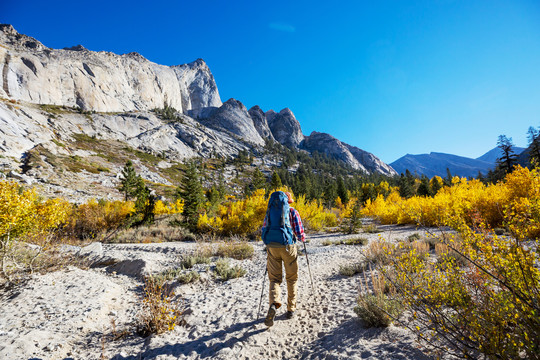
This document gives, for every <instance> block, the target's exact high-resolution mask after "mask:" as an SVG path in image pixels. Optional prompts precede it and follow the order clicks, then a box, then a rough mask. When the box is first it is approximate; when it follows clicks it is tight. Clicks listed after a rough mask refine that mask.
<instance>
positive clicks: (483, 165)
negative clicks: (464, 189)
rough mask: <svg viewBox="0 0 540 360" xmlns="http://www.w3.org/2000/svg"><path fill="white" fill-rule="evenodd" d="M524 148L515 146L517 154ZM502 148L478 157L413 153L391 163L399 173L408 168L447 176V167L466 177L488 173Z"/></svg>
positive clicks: (411, 170) (413, 170)
mask: <svg viewBox="0 0 540 360" xmlns="http://www.w3.org/2000/svg"><path fill="white" fill-rule="evenodd" d="M523 150H525V149H524V148H514V152H515V153H516V154H519V153H521V152H522V151H523ZM499 152H500V149H499V148H494V149H492V150H490V151H488V152H487V153H485V154H484V155H482V156H480V157H479V158H477V159H471V158H468V157H464V156H457V155H452V154H444V153H436V152H432V153H430V154H420V155H411V154H407V155H405V156H403V157H401V158H399V159H397V160H396V161H394V162H393V163H391V164H390V166H392V167H393V168H394V170H396V171H397V172H398V173H405V171H406V170H407V169H408V170H409V171H410V172H411V173H413V174H414V173H416V174H418V175H426V176H427V177H429V178H431V177H433V176H435V175H439V176H441V177H444V176H446V169H447V168H448V169H450V172H451V173H452V175H457V176H464V177H477V176H478V172H481V173H482V174H484V175H485V174H487V172H488V171H489V170H491V169H493V168H494V167H495V163H496V160H497V158H499V157H500V156H501V155H500V154H499Z"/></svg>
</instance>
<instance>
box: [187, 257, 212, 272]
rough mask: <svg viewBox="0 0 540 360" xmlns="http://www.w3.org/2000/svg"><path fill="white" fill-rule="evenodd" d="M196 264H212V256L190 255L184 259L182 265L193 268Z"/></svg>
mask: <svg viewBox="0 0 540 360" xmlns="http://www.w3.org/2000/svg"><path fill="white" fill-rule="evenodd" d="M196 264H210V258H209V257H207V256H201V255H189V256H186V257H184V258H183V259H182V261H181V263H180V267H181V268H182V269H191V268H192V267H193V266H194V265H196Z"/></svg>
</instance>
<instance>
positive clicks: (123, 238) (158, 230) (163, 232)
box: [110, 221, 195, 243]
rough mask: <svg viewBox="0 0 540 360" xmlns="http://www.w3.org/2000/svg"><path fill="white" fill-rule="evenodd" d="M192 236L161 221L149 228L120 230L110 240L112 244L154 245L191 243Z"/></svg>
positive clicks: (182, 229)
mask: <svg viewBox="0 0 540 360" xmlns="http://www.w3.org/2000/svg"><path fill="white" fill-rule="evenodd" d="M194 239H195V237H194V235H193V234H191V233H190V232H189V231H188V230H186V229H185V228H181V227H178V226H171V225H170V224H169V223H168V222H165V221H162V222H160V223H156V224H154V225H150V226H139V227H137V228H131V229H126V230H121V231H119V232H118V234H117V235H116V236H115V237H114V238H112V239H111V240H110V242H114V243H155V242H169V241H193V240H194Z"/></svg>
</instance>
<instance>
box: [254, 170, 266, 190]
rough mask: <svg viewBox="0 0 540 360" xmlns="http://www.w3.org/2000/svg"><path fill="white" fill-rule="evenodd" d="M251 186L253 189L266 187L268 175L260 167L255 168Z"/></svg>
mask: <svg viewBox="0 0 540 360" xmlns="http://www.w3.org/2000/svg"><path fill="white" fill-rule="evenodd" d="M251 188H252V189H253V190H257V189H264V188H266V176H264V174H263V173H262V171H261V170H259V168H257V169H255V171H254V172H253V176H252V178H251Z"/></svg>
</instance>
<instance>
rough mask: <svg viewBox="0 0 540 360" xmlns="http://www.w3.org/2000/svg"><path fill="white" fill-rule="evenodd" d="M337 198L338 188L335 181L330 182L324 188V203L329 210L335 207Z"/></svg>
mask: <svg viewBox="0 0 540 360" xmlns="http://www.w3.org/2000/svg"><path fill="white" fill-rule="evenodd" d="M336 197H337V187H336V183H335V182H334V181H328V182H327V183H326V185H325V186H324V195H323V198H324V202H325V204H326V207H327V208H329V209H330V208H332V206H334V201H335V200H336Z"/></svg>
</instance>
